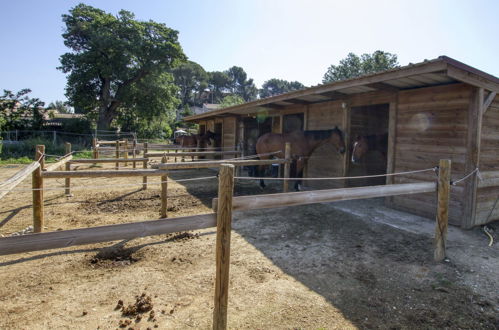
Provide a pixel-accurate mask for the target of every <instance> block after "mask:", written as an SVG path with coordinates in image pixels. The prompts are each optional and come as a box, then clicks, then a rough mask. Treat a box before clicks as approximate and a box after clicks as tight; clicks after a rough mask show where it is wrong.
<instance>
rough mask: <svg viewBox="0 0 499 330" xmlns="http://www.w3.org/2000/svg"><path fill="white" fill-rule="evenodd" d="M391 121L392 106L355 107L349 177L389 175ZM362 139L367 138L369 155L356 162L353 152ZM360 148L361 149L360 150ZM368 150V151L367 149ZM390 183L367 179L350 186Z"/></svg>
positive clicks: (350, 181)
mask: <svg viewBox="0 0 499 330" xmlns="http://www.w3.org/2000/svg"><path fill="white" fill-rule="evenodd" d="M388 119H389V105H388V104H377V105H369V106H362V107H353V108H351V110H350V141H349V145H350V146H351V150H350V155H351V157H350V164H349V170H348V176H363V175H375V174H384V173H386V166H387V151H388ZM358 137H363V138H364V141H363V143H364V147H365V146H367V151H366V152H362V153H359V152H358V151H359V150H358V151H357V154H361V157H360V158H358V159H354V157H353V155H352V152H353V151H354V145H355V142H356V141H359V140H358ZM359 146H360V144H358V145H357V147H359ZM364 150H366V149H364ZM385 182H386V179H385V178H384V177H380V178H366V179H353V180H348V182H347V186H349V187H358V186H367V185H382V184H385Z"/></svg>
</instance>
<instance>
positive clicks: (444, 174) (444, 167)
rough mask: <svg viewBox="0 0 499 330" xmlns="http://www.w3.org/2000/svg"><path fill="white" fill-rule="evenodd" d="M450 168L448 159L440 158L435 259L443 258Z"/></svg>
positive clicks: (447, 219) (447, 217)
mask: <svg viewBox="0 0 499 330" xmlns="http://www.w3.org/2000/svg"><path fill="white" fill-rule="evenodd" d="M450 170H451V161H450V159H441V160H440V163H439V170H438V188H437V193H438V201H437V219H436V227H435V251H434V258H435V261H442V260H444V258H445V244H446V240H447V227H448V222H449V200H450Z"/></svg>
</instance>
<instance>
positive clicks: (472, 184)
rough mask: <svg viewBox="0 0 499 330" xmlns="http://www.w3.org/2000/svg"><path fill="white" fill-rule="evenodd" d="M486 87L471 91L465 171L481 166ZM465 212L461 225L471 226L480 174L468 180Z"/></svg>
mask: <svg viewBox="0 0 499 330" xmlns="http://www.w3.org/2000/svg"><path fill="white" fill-rule="evenodd" d="M483 98H484V89H483V88H478V87H475V88H473V92H472V93H471V98H470V105H469V108H468V127H467V128H468V135H467V142H466V146H467V148H466V150H467V152H466V160H465V173H470V172H471V171H473V170H474V169H475V168H478V167H479V166H480V163H479V161H480V143H481V140H482V139H481V137H482V119H483V110H482V107H483V104H484V102H483ZM464 189H465V193H464V196H465V201H464V214H463V217H462V219H463V220H462V223H461V227H463V228H471V227H473V226H474V225H475V219H476V195H477V189H478V176H477V175H476V174H474V175H473V176H472V177H470V178H468V180H466V184H465V188H464Z"/></svg>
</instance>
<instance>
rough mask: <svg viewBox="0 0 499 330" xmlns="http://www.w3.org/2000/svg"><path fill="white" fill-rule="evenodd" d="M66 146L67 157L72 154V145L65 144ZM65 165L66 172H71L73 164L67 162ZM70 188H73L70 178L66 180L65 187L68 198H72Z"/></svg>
mask: <svg viewBox="0 0 499 330" xmlns="http://www.w3.org/2000/svg"><path fill="white" fill-rule="evenodd" d="M64 146H65V153H66V156H67V155H69V154H71V143H69V142H66V143H65V144H64ZM64 165H65V167H64V169H65V170H66V171H71V163H70V162H67V163H66V164H64ZM70 186H71V179H70V178H66V179H65V183H64V187H65V189H64V193H65V194H66V196H71V188H70Z"/></svg>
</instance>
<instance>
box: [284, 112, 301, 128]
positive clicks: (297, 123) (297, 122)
mask: <svg viewBox="0 0 499 330" xmlns="http://www.w3.org/2000/svg"><path fill="white" fill-rule="evenodd" d="M303 122H304V116H303V113H294V114H291V115H284V116H283V126H282V132H283V133H291V132H293V131H303V126H304V125H303Z"/></svg>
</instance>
